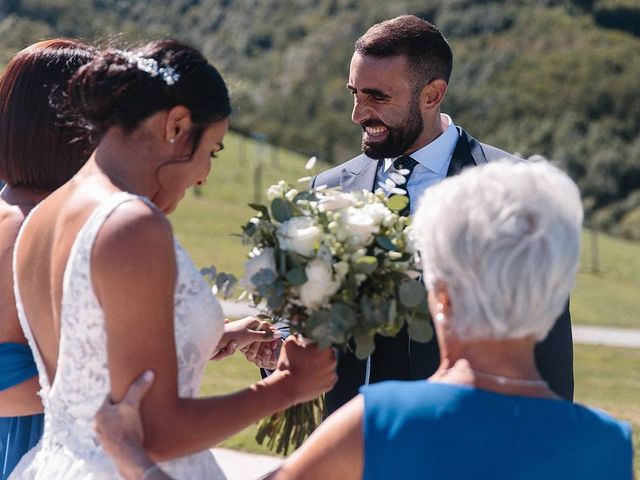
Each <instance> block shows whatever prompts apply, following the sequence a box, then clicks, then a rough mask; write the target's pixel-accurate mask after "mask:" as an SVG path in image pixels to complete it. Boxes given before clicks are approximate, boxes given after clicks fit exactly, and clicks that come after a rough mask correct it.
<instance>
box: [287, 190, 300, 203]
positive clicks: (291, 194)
mask: <svg viewBox="0 0 640 480" xmlns="http://www.w3.org/2000/svg"><path fill="white" fill-rule="evenodd" d="M298 193H299V192H298V190H296V189H295V188H292V189H291V190H289V191H288V192H286V193H285V194H284V196H285V197H286V199H287V200H289V201H290V202H293V199H294V198H296V195H298Z"/></svg>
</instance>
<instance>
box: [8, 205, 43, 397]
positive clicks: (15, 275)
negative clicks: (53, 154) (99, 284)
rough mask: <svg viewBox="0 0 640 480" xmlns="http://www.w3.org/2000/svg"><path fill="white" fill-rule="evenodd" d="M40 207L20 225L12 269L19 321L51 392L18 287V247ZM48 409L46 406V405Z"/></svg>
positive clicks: (32, 210) (37, 366) (37, 365)
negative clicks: (32, 217)
mask: <svg viewBox="0 0 640 480" xmlns="http://www.w3.org/2000/svg"><path fill="white" fill-rule="evenodd" d="M37 208H38V205H36V206H35V207H33V208H32V209H31V211H30V212H29V214H28V215H27V217H26V218H25V219H24V221H23V222H22V225H20V230H18V236H17V237H16V243H15V244H14V245H13V259H12V269H13V295H14V297H15V299H16V309H17V310H18V320H19V321H20V326H21V327H22V332H23V333H24V336H25V338H26V339H27V343H28V344H29V348H30V349H31V353H32V354H33V359H34V361H35V362H36V368H37V369H38V379H39V381H40V387H41V388H42V390H44V391H45V392H48V391H49V388H50V385H49V378H48V377H47V371H46V370H45V368H44V361H43V360H42V357H41V356H40V350H38V345H37V344H36V339H35V338H34V336H33V333H32V332H31V327H30V326H29V322H28V321H27V316H26V314H25V312H24V305H23V304H22V297H21V296H20V288H19V286H18V269H17V266H18V245H19V244H20V239H21V238H22V234H23V232H24V229H25V228H26V226H27V223H29V220H30V219H31V216H32V215H33V214H34V212H35V211H36V209H37ZM45 397H46V396H42V400H43V402H45V401H46V400H45ZM45 407H46V405H45Z"/></svg>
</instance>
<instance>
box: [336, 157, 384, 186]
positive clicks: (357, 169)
mask: <svg viewBox="0 0 640 480" xmlns="http://www.w3.org/2000/svg"><path fill="white" fill-rule="evenodd" d="M378 164H379V161H378V160H373V159H371V158H369V157H367V156H366V155H360V156H359V157H356V158H355V159H354V160H353V161H352V162H351V163H350V165H349V167H347V168H345V169H344V170H342V176H341V177H340V188H341V189H342V191H344V192H350V191H353V190H370V191H373V190H374V188H375V182H376V173H377V171H378Z"/></svg>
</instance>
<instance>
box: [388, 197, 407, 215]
mask: <svg viewBox="0 0 640 480" xmlns="http://www.w3.org/2000/svg"><path fill="white" fill-rule="evenodd" d="M408 205H409V197H408V196H406V195H391V196H390V197H389V198H387V207H388V208H389V210H392V211H394V212H401V211H402V210H404V209H405V208H407V206H408Z"/></svg>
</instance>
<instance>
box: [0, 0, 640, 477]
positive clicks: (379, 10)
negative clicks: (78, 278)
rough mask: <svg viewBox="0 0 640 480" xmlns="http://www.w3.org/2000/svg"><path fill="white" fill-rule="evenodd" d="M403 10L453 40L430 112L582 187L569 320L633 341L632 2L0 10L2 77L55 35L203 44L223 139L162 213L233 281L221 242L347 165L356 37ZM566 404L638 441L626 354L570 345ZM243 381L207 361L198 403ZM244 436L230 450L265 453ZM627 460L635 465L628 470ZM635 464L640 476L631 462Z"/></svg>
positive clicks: (637, 16) (324, 0)
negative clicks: (226, 124) (556, 169)
mask: <svg viewBox="0 0 640 480" xmlns="http://www.w3.org/2000/svg"><path fill="white" fill-rule="evenodd" d="M403 13H413V14H416V15H418V16H421V17H423V18H425V19H427V20H430V21H431V22H433V23H434V24H435V25H437V26H438V27H439V28H440V30H442V32H443V33H444V34H445V35H446V36H447V37H448V38H449V40H450V42H451V45H452V48H453V52H454V69H453V75H452V78H451V82H450V86H449V93H448V94H447V98H446V101H445V104H444V107H443V110H444V111H445V112H447V113H449V114H450V115H451V116H452V117H453V119H454V121H455V123H457V124H458V125H461V126H463V127H464V128H465V129H466V130H467V131H468V132H469V133H471V134H472V135H473V136H475V137H476V138H478V139H480V140H481V141H484V142H486V143H490V144H492V145H495V146H498V147H500V148H502V149H504V150H508V151H511V152H515V153H518V154H520V155H522V156H525V157H528V156H531V155H534V154H541V155H544V156H545V157H547V158H550V159H551V160H552V161H554V162H555V163H556V164H558V165H559V166H561V167H562V168H564V169H565V170H566V171H567V172H568V173H569V174H570V175H571V176H572V178H573V179H574V180H575V181H576V182H577V183H578V185H579V186H580V188H581V191H582V195H583V200H584V206H585V210H586V223H585V224H586V227H587V228H586V229H585V233H584V242H583V247H584V248H583V256H582V266H581V271H580V274H579V277H578V283H577V286H576V289H575V291H574V293H573V295H572V317H573V319H574V323H575V324H577V325H598V326H607V327H616V328H625V329H640V0H526V1H525V0H522V1H517V0H515V1H490V0H474V1H472V0H394V1H393V2H389V1H386V0H379V1H366V0H360V1H356V0H291V1H285V0H82V1H77V0H0V69H1V68H2V67H3V66H4V65H5V64H6V62H7V61H8V59H9V58H10V57H11V56H12V55H13V54H15V53H16V52H17V51H18V50H20V49H22V48H24V47H25V46H27V45H29V44H31V43H33V42H35V41H37V40H41V39H44V38H50V37H57V36H66V37H75V38H82V39H85V40H88V41H90V42H93V43H98V44H99V45H105V44H116V45H123V44H124V45H135V44H137V43H140V42H142V41H146V40H150V39H154V38H160V37H165V36H172V37H176V38H178V39H181V40H183V41H186V42H188V43H191V44H192V45H194V46H195V47H197V48H199V49H201V50H202V51H203V52H204V53H205V55H206V56H207V57H208V58H209V59H210V61H211V62H212V63H214V64H215V65H216V66H217V67H218V68H219V69H220V71H221V72H222V74H223V75H224V77H225V78H226V80H227V82H228V84H229V87H230V89H231V92H232V97H233V105H234V113H233V116H232V129H233V132H232V133H231V134H230V135H229V137H228V138H227V139H225V144H226V146H227V148H225V151H224V153H223V154H222V155H221V156H220V157H221V158H220V159H218V160H216V164H215V165H214V167H213V171H212V175H211V177H210V179H209V182H208V184H207V185H206V186H205V187H204V188H202V189H199V190H198V191H197V192H194V194H193V195H190V196H188V198H187V199H186V200H185V201H184V202H183V204H182V205H181V206H180V208H179V209H178V211H177V212H176V213H175V214H174V215H173V216H172V221H173V223H174V226H175V229H176V233H177V235H178V237H179V238H180V240H181V241H182V242H183V243H184V244H185V246H186V247H187V249H188V250H189V251H190V252H191V254H192V256H193V258H194V260H195V262H196V264H198V265H199V266H206V265H210V264H215V265H216V266H217V267H218V268H219V269H220V270H225V271H230V272H233V273H235V274H236V275H240V274H241V271H242V263H243V261H244V258H245V255H246V249H245V247H243V246H242V245H241V244H240V242H239V240H238V239H237V238H235V237H232V236H230V234H232V233H238V232H239V231H240V225H241V224H243V223H244V222H245V221H246V219H247V218H249V215H250V209H249V208H248V207H247V206H246V204H247V203H248V202H251V201H261V200H264V198H263V197H264V194H263V192H264V190H265V189H266V188H267V187H268V186H269V185H270V184H271V183H273V182H274V181H276V180H277V179H279V178H285V179H287V180H289V181H292V182H293V181H295V179H297V178H298V177H302V176H304V175H307V174H308V172H306V171H305V170H304V164H305V162H306V160H307V158H308V157H309V156H311V155H314V156H317V157H318V158H319V159H320V163H319V165H318V166H317V167H316V171H319V170H320V169H321V168H324V167H327V166H329V165H330V164H335V163H340V162H342V161H345V160H347V159H349V158H351V157H352V156H354V155H356V154H357V153H359V148H360V129H359V127H357V126H355V125H353V124H352V123H351V121H350V111H351V102H352V99H351V95H350V94H349V93H348V92H347V90H346V88H345V84H346V82H347V79H348V68H349V60H350V57H351V54H352V52H353V44H354V42H355V40H356V39H357V38H358V37H359V36H360V35H361V34H362V33H364V32H365V31H366V29H367V28H368V27H369V26H371V25H372V24H374V23H376V22H378V21H381V20H384V19H387V18H391V17H394V16H396V15H400V14H403ZM575 353H576V357H575V358H576V398H577V400H579V401H584V402H586V403H589V404H591V405H594V406H599V407H601V408H604V409H605V410H608V411H609V412H611V413H612V414H614V415H616V416H618V417H620V418H624V419H626V420H628V421H631V422H632V423H633V424H634V427H635V438H636V449H638V445H639V442H640V440H639V439H640V433H639V431H640V350H639V349H637V348H619V347H612V346H592V345H589V346H588V345H576V352H575ZM255 378H257V372H256V370H255V369H254V368H252V367H251V366H250V365H247V364H246V362H244V361H243V359H242V358H234V359H231V360H228V361H224V362H221V363H220V364H215V365H212V366H211V368H210V371H209V373H208V375H207V379H206V382H205V387H204V392H205V393H213V392H223V391H228V390H231V389H235V388H239V387H241V386H243V385H246V384H247V383H249V382H250V381H253V380H254V379H255ZM252 435H253V430H251V429H250V430H249V431H247V432H245V433H243V434H241V435H239V436H237V437H234V439H232V440H230V441H228V442H227V443H226V445H228V446H232V447H234V448H242V449H247V450H252V451H264V450H261V448H260V447H259V446H257V445H256V444H255V442H253V439H252ZM636 465H638V460H636ZM636 468H638V467H636Z"/></svg>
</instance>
